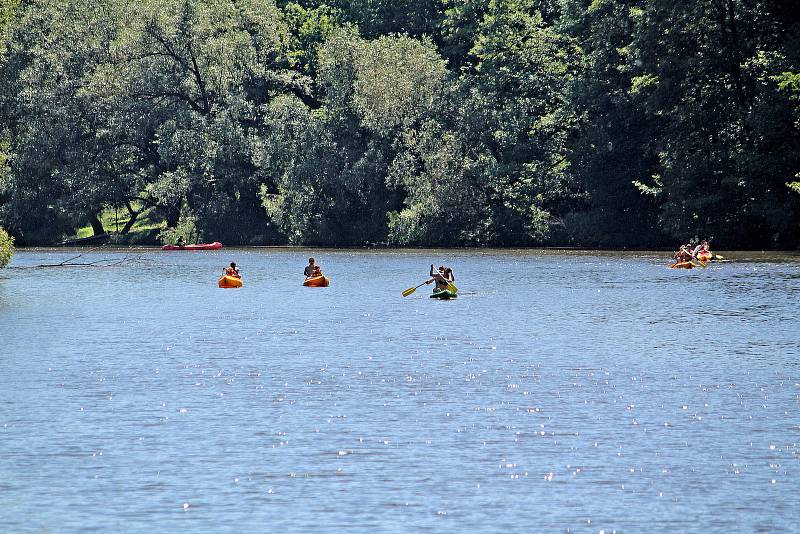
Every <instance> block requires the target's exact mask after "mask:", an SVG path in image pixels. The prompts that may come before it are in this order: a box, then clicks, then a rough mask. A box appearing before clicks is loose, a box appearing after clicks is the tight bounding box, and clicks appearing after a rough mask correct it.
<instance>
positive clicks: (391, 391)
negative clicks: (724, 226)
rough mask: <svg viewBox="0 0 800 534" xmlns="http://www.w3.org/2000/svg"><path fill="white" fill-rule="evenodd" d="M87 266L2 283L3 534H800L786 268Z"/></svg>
mask: <svg viewBox="0 0 800 534" xmlns="http://www.w3.org/2000/svg"><path fill="white" fill-rule="evenodd" d="M79 253H80V252H74V253H71V251H64V250H29V251H18V253H17V254H16V255H15V256H14V260H13V262H12V264H11V266H10V268H8V269H5V270H4V271H2V273H0V531H3V532H29V531H30V532H41V531H45V532H49V531H53V532H63V531H76V530H81V531H84V530H85V531H92V530H95V531H104V532H109V531H112V532H114V531H116V532H136V531H156V532H184V531H215V532H253V531H257V532H258V531H261V532H340V531H345V530H346V531H360V532H508V531H511V532H537V531H541V532H566V531H571V532H600V531H604V532H606V533H609V532H613V531H616V532H653V531H673V532H730V531H737V532H756V531H764V532H798V530H800V325H799V323H800V320H799V319H800V257H798V256H796V255H794V256H792V255H776V256H770V255H763V254H739V255H738V256H737V255H730V257H731V259H732V260H733V261H730V262H728V263H720V264H716V265H712V266H711V267H710V268H708V269H704V270H701V269H695V270H692V271H678V270H669V269H667V268H666V264H667V260H666V259H665V258H666V255H665V254H663V253H662V254H658V253H637V254H627V255H624V256H623V257H621V258H620V257H615V256H612V255H609V254H601V253H591V252H586V253H583V252H557V251H548V252H542V251H493V250H487V251H465V250H447V251H441V250H439V251H434V250H411V251H360V250H359V251H353V250H346V251H332V250H322V251H309V250H304V249H242V250H233V249H232V250H228V249H223V250H221V251H217V252H199V253H190V252H161V251H114V250H108V251H106V250H101V251H96V252H88V253H84V255H83V256H81V257H80V258H78V259H76V260H74V261H75V262H95V261H102V262H104V263H106V264H107V263H108V262H109V261H108V260H111V261H121V263H119V264H117V265H110V266H107V267H75V268H69V267H59V268H33V267H34V266H36V265H40V264H48V263H49V264H52V263H60V262H61V261H63V260H65V259H67V258H69V257H70V256H74V255H76V254H79ZM310 253H313V254H314V255H315V256H316V257H317V259H318V262H319V263H320V264H321V265H322V267H323V270H324V271H325V273H326V274H327V275H328V276H329V277H330V278H331V285H330V287H328V288H304V287H302V286H301V282H302V278H303V277H302V272H303V267H304V266H305V265H306V259H307V258H308V255H309V254H310ZM231 260H234V261H236V262H237V263H238V264H239V266H240V269H241V272H242V275H243V278H244V283H245V286H244V287H243V288H242V289H225V290H223V289H219V288H217V287H216V280H217V277H218V273H219V272H220V271H221V269H222V267H223V266H225V265H226V264H227V263H228V262H230V261H231ZM431 263H435V264H437V265H438V264H440V263H446V264H448V265H451V266H452V267H453V269H454V271H455V274H456V277H457V279H456V285H458V286H459V289H460V291H459V298H458V299H456V300H452V301H437V300H433V299H429V298H428V294H429V291H430V287H429V286H423V287H422V288H420V289H419V290H417V291H416V293H414V294H412V295H411V296H409V297H407V298H403V297H402V296H401V292H402V291H403V290H404V289H406V288H408V287H411V286H414V285H416V284H418V283H420V282H422V281H424V280H425V279H426V275H427V271H428V268H429V266H430V264H431Z"/></svg>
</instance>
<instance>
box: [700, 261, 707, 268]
mask: <svg viewBox="0 0 800 534" xmlns="http://www.w3.org/2000/svg"><path fill="white" fill-rule="evenodd" d="M700 267H702V268H703V269H706V268H707V267H706V262H704V261H701V262H700Z"/></svg>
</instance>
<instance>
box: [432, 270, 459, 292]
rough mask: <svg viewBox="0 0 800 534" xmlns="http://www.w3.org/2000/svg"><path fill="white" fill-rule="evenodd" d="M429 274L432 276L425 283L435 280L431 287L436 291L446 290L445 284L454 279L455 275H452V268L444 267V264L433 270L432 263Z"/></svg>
mask: <svg viewBox="0 0 800 534" xmlns="http://www.w3.org/2000/svg"><path fill="white" fill-rule="evenodd" d="M430 276H431V277H432V278H431V279H430V280H428V281H427V282H425V283H426V284H430V283H431V282H436V287H435V288H434V289H433V291H434V292H436V293H438V292H439V291H444V290H446V289H447V286H448V285H449V284H450V283H451V282H453V281H454V280H455V279H456V278H455V276H453V269H450V268H449V267H445V266H444V265H440V266H439V269H437V270H435V271H434V270H433V264H431V272H430Z"/></svg>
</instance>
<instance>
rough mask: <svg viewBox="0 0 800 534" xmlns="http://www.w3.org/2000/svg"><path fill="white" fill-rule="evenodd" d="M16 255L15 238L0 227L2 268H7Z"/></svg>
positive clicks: (0, 266)
mask: <svg viewBox="0 0 800 534" xmlns="http://www.w3.org/2000/svg"><path fill="white" fill-rule="evenodd" d="M13 255H14V238H13V237H11V236H10V235H8V232H6V231H5V230H4V229H3V228H2V227H0V268H3V267H5V266H6V265H8V263H9V262H10V261H11V256H13Z"/></svg>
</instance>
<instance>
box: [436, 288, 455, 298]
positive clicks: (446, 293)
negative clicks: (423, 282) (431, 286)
mask: <svg viewBox="0 0 800 534" xmlns="http://www.w3.org/2000/svg"><path fill="white" fill-rule="evenodd" d="M456 297H458V294H457V293H456V292H455V291H450V290H449V289H443V290H441V291H434V292H433V295H431V298H432V299H442V300H450V299H454V298H456Z"/></svg>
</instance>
